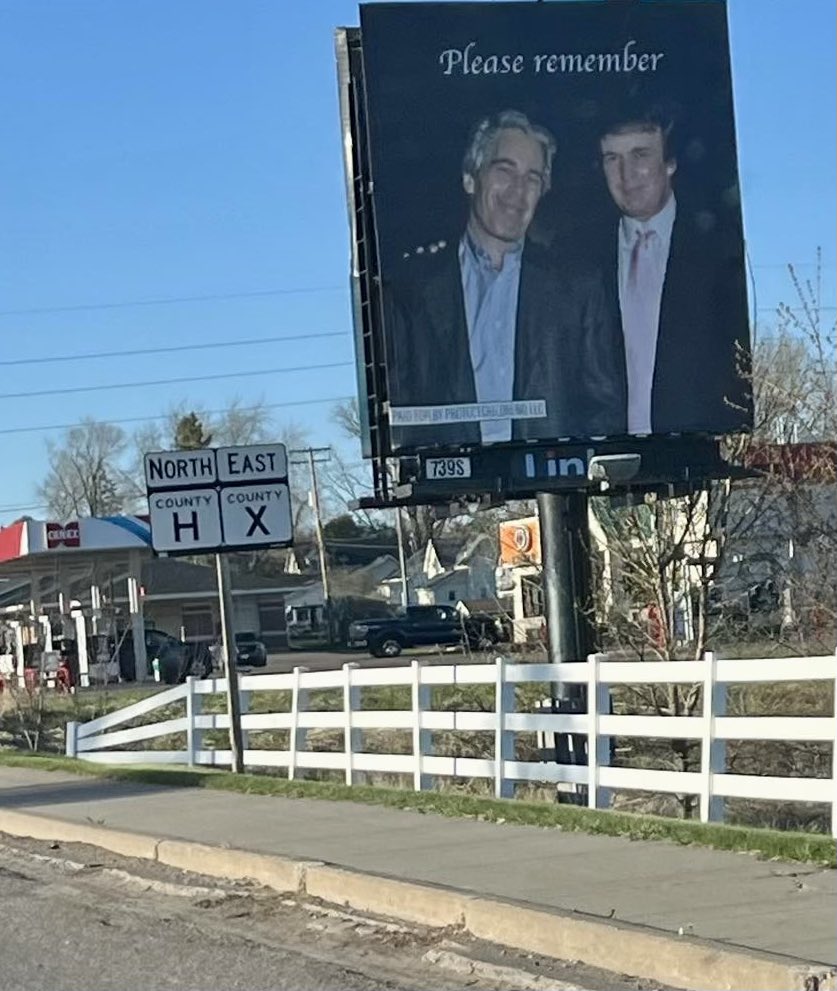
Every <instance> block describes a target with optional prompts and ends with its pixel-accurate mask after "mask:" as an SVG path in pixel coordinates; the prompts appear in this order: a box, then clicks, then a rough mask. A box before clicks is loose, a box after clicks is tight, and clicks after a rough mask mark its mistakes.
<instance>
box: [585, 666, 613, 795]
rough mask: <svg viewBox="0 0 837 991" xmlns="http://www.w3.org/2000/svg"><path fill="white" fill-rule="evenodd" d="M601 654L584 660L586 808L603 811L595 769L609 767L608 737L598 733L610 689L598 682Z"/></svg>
mask: <svg viewBox="0 0 837 991" xmlns="http://www.w3.org/2000/svg"><path fill="white" fill-rule="evenodd" d="M601 660H602V655H601V654H589V655H588V657H587V805H588V807H589V808H591V809H606V808H607V807H608V806H609V805H610V791H609V789H607V788H600V787H599V768H600V767H607V766H608V764H610V737H609V736H602V735H601V734H600V733H599V717H600V716H606V715H608V714H609V712H610V688H609V687H608V686H607V685H603V684H602V683H601V681H600V675H601V672H600V667H599V665H600V664H601Z"/></svg>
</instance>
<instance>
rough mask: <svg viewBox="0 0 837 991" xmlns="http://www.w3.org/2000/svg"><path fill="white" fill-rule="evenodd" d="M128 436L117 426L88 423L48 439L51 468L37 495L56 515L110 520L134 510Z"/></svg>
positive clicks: (90, 420) (89, 420)
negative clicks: (59, 438) (127, 459)
mask: <svg viewBox="0 0 837 991" xmlns="http://www.w3.org/2000/svg"><path fill="white" fill-rule="evenodd" d="M127 447H128V438H127V436H126V434H125V432H124V431H123V430H122V429H121V428H120V427H118V426H115V425H113V424H110V423H101V422H99V421H96V420H92V419H88V420H84V421H83V422H82V423H81V424H80V425H79V426H76V427H72V428H70V429H69V430H68V431H66V433H65V434H64V438H63V441H62V442H61V443H55V442H54V441H47V451H48V453H49V461H50V470H49V472H48V474H47V476H46V478H45V479H44V481H43V482H42V483H41V485H39V486H38V495H39V497H40V498H41V499H42V500H43V502H44V504H45V505H46V506H47V507H48V509H49V512H50V513H51V515H53V516H55V517H57V518H59V519H65V520H66V519H69V518H70V517H71V516H107V515H110V514H114V513H119V512H123V511H126V510H129V509H131V508H133V500H134V498H135V488H134V485H133V482H132V479H131V475H130V472H128V471H126V470H125V468H124V467H123V458H124V456H125V453H126V450H127Z"/></svg>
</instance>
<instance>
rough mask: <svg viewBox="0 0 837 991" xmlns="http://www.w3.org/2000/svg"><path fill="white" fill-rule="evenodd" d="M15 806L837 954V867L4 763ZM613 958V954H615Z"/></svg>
mask: <svg viewBox="0 0 837 991" xmlns="http://www.w3.org/2000/svg"><path fill="white" fill-rule="evenodd" d="M7 810H8V811H9V812H28V813H35V814H37V815H39V816H49V817H52V818H55V819H60V820H64V821H67V822H74V823H83V824H87V825H91V824H93V825H98V826H104V827H107V828H110V829H119V830H128V831H132V832H137V833H143V834H147V835H150V836H153V837H157V838H162V839H182V840H192V841H197V842H200V843H205V844H210V845H213V846H221V847H232V848H236V849H241V850H247V851H255V852H259V853H263V854H270V855H278V856H282V857H285V858H292V859H294V860H301V861H318V862H325V863H327V864H333V865H339V866H341V867H345V868H347V869H349V870H352V871H360V872H366V873H371V874H375V875H379V876H381V875H383V876H387V877H390V878H397V879H402V880H404V881H410V882H421V883H424V884H431V885H441V886H445V887H448V888H453V889H457V890H459V891H464V892H468V893H473V894H476V895H479V896H483V897H490V898H499V899H503V900H509V901H512V902H516V903H524V904H525V905H527V906H529V907H537V908H545V909H550V910H558V911H559V912H562V913H571V914H572V915H573V916H574V917H575V918H587V919H590V918H591V917H592V918H593V919H598V920H599V921H607V922H608V923H609V924H612V925H613V924H617V923H626V924H629V925H632V926H637V927H642V928H644V929H646V930H648V931H651V932H654V933H657V934H671V935H672V936H673V937H675V938H679V939H681V942H682V938H683V934H686V936H687V937H688V936H695V937H699V938H702V939H704V940H711V941H713V942H715V943H719V944H724V945H725V946H727V947H728V948H729V949H731V950H732V949H736V948H738V949H740V948H745V949H746V950H748V951H762V952H765V953H770V954H781V955H786V956H788V957H792V958H795V959H796V960H801V961H807V962H812V963H817V964H823V965H826V966H829V967H830V966H833V965H834V964H835V962H837V871H832V870H826V869H820V868H817V867H812V866H806V865H800V864H786V863H778V862H764V861H758V860H756V859H755V858H754V857H752V856H750V855H743V854H734V853H723V852H718V851H713V850H706V849H699V848H689V847H679V846H676V845H674V844H668V843H662V842H644V841H643V842H634V841H630V840H623V839H618V838H613V837H605V836H588V835H585V834H582V833H563V832H560V831H558V830H555V829H539V828H536V827H530V826H512V825H504V824H494V823H485V822H477V821H473V820H457V819H445V818H443V817H440V816H433V815H422V814H419V813H414V812H405V811H398V810H393V809H386V808H378V807H371V806H365V805H360V804H357V805H356V804H352V803H349V802H327V801H321V800H312V799H285V798H272V797H262V796H256V795H241V794H235V793H227V792H222V791H212V790H201V789H181V788H167V787H162V786H161V787H153V786H147V785H142V786H141V785H132V784H126V783H122V782H114V781H106V780H102V779H96V778H88V777H84V776H75V775H69V774H64V773H59V772H38V771H29V770H24V769H19V768H3V767H0V831H3V830H5V831H9V832H13V831H14V830H12V829H8V828H7V827H5V826H4V824H3V823H4V820H3V815H4V813H5V812H6V811H7ZM8 818H9V817H7V821H8ZM611 920H612V921H611ZM678 934H680V935H679V936H678ZM672 942H673V941H672ZM600 965H601V966H605V967H606V966H607V957H606V953H605V955H604V956H603V959H602V961H601V962H600Z"/></svg>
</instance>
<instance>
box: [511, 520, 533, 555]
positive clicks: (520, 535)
mask: <svg viewBox="0 0 837 991" xmlns="http://www.w3.org/2000/svg"><path fill="white" fill-rule="evenodd" d="M512 543H513V544H514V549H515V550H516V551H517V552H518V554H525V553H526V552H527V551H528V550H529V549H530V548H531V546H532V531H531V530H530V529H529V528H528V527H525V526H516V527H515V528H514V532H513V533H512Z"/></svg>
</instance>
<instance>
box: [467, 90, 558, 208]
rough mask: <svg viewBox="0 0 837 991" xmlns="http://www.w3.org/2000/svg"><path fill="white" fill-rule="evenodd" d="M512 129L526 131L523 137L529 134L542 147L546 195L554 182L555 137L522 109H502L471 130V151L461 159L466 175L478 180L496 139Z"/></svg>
mask: <svg viewBox="0 0 837 991" xmlns="http://www.w3.org/2000/svg"><path fill="white" fill-rule="evenodd" d="M509 128H515V129H516V130H518V131H523V133H524V134H528V135H529V137H531V138H534V139H535V140H536V141H538V142H539V143H540V144H541V146H542V147H543V157H544V188H543V191H544V192H546V191H547V190H548V189H549V187H550V185H551V182H552V159H553V157H554V156H555V138H553V137H552V135H551V134H550V133H549V131H547V129H546V128H545V127H541V126H540V125H538V124H533V123H532V122H531V121H530V120H529V118H528V117H527V116H526V114H523V113H521V112H520V111H519V110H502V111H501V112H500V113H498V114H492V115H491V116H490V117H483V119H482V120H481V121H479V122H478V123H477V124H476V125H475V126H474V129H473V130H472V131H471V140H470V141H469V142H468V148H467V150H466V152H465V157H464V159H463V160H462V171H463V173H464V174H465V175H470V176H473V177H474V178H476V176H477V174H478V173H479V171H480V169H481V168H482V167H483V164H484V163H485V158H486V155H487V154H488V152H489V150H490V149H491V147H492V145H493V144H494V142H495V141H496V139H497V135H498V134H499V133H500V131H505V130H508V129H509Z"/></svg>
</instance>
